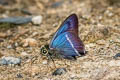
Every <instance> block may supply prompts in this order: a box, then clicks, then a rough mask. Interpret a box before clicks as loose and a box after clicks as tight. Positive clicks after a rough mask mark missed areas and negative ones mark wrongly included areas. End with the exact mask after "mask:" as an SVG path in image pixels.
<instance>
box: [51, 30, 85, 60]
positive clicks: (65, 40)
mask: <svg viewBox="0 0 120 80" xmlns="http://www.w3.org/2000/svg"><path fill="white" fill-rule="evenodd" d="M54 41H55V42H54V43H53V45H54V46H52V48H53V49H54V50H57V51H58V52H59V53H60V54H61V55H63V56H64V57H65V58H67V57H71V56H72V57H74V56H82V55H84V54H85V49H84V44H83V43H82V41H81V40H80V38H79V37H78V36H76V35H75V34H74V33H72V32H65V33H62V34H61V35H59V37H57V38H56V39H55V40H54Z"/></svg>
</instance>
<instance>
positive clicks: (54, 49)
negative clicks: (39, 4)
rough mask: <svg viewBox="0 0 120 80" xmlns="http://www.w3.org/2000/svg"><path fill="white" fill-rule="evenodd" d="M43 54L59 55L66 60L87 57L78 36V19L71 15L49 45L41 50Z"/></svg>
mask: <svg viewBox="0 0 120 80" xmlns="http://www.w3.org/2000/svg"><path fill="white" fill-rule="evenodd" d="M41 52H42V53H43V54H49V55H52V54H53V53H56V54H59V55H60V56H62V57H63V58H65V59H76V56H83V55H85V46H84V44H83V42H82V40H81V39H80V38H79V35H78V18H77V15H76V14H71V15H70V16H69V17H67V18H66V19H65V21H64V22H63V23H62V25H61V26H60V27H59V28H58V30H57V31H56V32H55V34H54V36H53V38H52V40H51V42H50V44H49V45H45V46H44V47H42V48H41Z"/></svg>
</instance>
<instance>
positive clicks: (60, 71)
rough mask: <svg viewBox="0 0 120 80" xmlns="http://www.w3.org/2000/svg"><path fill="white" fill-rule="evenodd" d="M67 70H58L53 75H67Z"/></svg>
mask: <svg viewBox="0 0 120 80" xmlns="http://www.w3.org/2000/svg"><path fill="white" fill-rule="evenodd" d="M66 72H67V70H66V69H65V68H57V69H56V70H55V71H54V72H53V73H52V75H61V74H64V73H66Z"/></svg>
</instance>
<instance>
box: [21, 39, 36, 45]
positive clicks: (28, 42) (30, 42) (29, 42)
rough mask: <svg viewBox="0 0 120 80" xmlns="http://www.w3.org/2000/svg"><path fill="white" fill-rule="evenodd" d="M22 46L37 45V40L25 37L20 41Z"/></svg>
mask: <svg viewBox="0 0 120 80" xmlns="http://www.w3.org/2000/svg"><path fill="white" fill-rule="evenodd" d="M22 43H23V47H27V46H37V41H36V40H35V39H33V38H27V39H24V40H23V41H22Z"/></svg>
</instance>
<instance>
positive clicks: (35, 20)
mask: <svg viewBox="0 0 120 80" xmlns="http://www.w3.org/2000/svg"><path fill="white" fill-rule="evenodd" d="M32 22H33V24H36V25H39V24H41V22H42V16H35V17H33V18H32Z"/></svg>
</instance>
